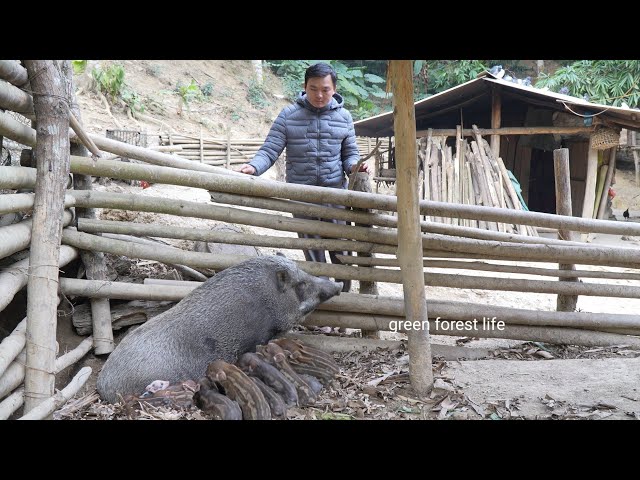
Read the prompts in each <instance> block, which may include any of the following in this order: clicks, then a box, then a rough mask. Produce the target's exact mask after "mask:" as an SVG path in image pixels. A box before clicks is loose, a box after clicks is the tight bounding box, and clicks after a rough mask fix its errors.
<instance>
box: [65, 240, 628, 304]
mask: <svg viewBox="0 0 640 480" xmlns="http://www.w3.org/2000/svg"><path fill="white" fill-rule="evenodd" d="M63 241H64V242H65V244H70V245H73V246H76V247H77V248H84V249H96V250H100V251H104V252H107V253H113V254H116V255H125V256H128V257H130V258H144V259H148V260H157V261H160V262H165V263H172V262H180V263H182V264H185V265H190V266H195V267H207V268H214V269H216V270H223V269H225V268H228V267H230V266H232V265H236V264H238V263H240V262H242V261H244V260H247V259H248V258H249V257H247V256H244V255H217V254H209V253H199V252H184V251H183V252H175V251H173V250H171V249H167V248H166V247H151V246H147V245H137V244H131V243H129V242H124V241H121V240H113V239H107V238H102V237H95V236H93V235H88V234H83V233H79V232H75V231H74V230H72V229H69V228H67V229H65V230H64V232H63ZM297 263H298V265H299V267H300V268H301V269H302V270H304V271H306V272H307V273H310V274H312V275H325V276H330V277H334V278H345V279H350V280H366V281H378V282H388V283H401V282H402V276H401V274H400V271H398V270H389V269H380V268H377V269H374V268H367V267H358V268H356V267H349V266H346V265H331V264H321V263H315V262H297ZM418 265H419V267H418V268H420V269H422V265H421V263H419V264H418ZM424 278H425V283H426V284H427V285H429V286H434V287H449V288H477V289H481V290H503V291H517V292H533V293H547V294H566V295H588V296H604V297H624V298H640V287H635V286H625V285H611V284H596V283H572V282H564V281H560V282H554V281H546V280H523V279H510V280H509V282H505V281H504V279H495V278H483V277H478V276H466V275H448V274H437V273H430V274H428V275H424ZM61 281H62V280H61Z"/></svg>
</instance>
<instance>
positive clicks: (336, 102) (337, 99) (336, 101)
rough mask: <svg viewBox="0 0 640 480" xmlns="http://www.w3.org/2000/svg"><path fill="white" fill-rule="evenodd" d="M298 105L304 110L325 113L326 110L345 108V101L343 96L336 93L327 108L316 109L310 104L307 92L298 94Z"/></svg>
mask: <svg viewBox="0 0 640 480" xmlns="http://www.w3.org/2000/svg"><path fill="white" fill-rule="evenodd" d="M296 103H299V104H300V105H302V106H303V107H304V108H306V109H308V110H311V111H312V112H324V111H326V110H335V109H336V108H341V107H344V99H343V98H342V95H340V94H339V93H334V94H333V98H332V99H331V101H330V102H329V103H328V104H327V105H326V106H325V107H322V108H316V107H314V106H313V105H311V103H309V100H308V99H307V92H305V91H302V92H300V93H299V94H298V98H297V99H296Z"/></svg>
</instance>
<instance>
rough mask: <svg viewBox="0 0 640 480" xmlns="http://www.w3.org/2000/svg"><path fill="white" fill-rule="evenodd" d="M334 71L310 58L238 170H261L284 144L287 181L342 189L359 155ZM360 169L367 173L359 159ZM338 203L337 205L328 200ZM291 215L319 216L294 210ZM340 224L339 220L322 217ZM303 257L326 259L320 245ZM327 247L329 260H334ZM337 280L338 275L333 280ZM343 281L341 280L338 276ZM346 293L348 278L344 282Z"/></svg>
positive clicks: (260, 172)
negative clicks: (291, 96) (292, 93)
mask: <svg viewBox="0 0 640 480" xmlns="http://www.w3.org/2000/svg"><path fill="white" fill-rule="evenodd" d="M337 81H338V79H337V75H336V72H335V70H334V69H333V68H332V67H331V65H328V64H326V63H316V64H314V65H311V66H310V67H309V68H307V70H306V72H305V75H304V91H303V92H301V93H300V95H299V96H298V98H297V100H296V102H295V103H294V104H292V105H289V106H288V107H286V108H284V109H283V110H282V111H281V112H280V114H279V115H278V117H277V118H276V119H275V121H274V122H273V125H272V126H271V130H270V131H269V134H268V135H267V138H266V140H265V142H264V144H263V145H262V147H260V150H258V152H257V153H256V155H255V156H254V157H253V159H252V160H251V161H250V162H249V163H247V164H244V165H241V166H240V168H239V171H240V172H242V173H246V174H248V175H262V174H263V173H264V172H266V171H267V170H268V169H269V168H271V167H272V166H273V164H274V163H275V161H276V160H277V159H278V157H279V156H280V154H281V153H282V151H283V150H284V149H285V148H286V149H287V177H286V179H287V182H288V183H298V184H302V185H317V186H322V187H329V188H346V186H347V178H348V175H349V173H353V172H354V170H355V167H356V164H357V162H358V160H359V159H360V155H359V153H358V146H357V144H356V136H355V130H354V128H353V118H352V117H351V113H350V112H349V111H348V110H347V109H345V108H344V100H343V98H342V96H341V95H340V94H338V93H336V85H337ZM359 171H361V172H367V173H368V172H369V166H368V165H367V164H366V163H363V164H362V165H361V166H360V170H359ZM329 206H331V207H336V208H344V206H341V205H329ZM294 217H296V218H307V219H309V218H310V219H313V220H325V219H320V218H317V217H307V216H302V215H294ZM325 221H330V222H332V223H337V224H341V225H345V224H346V222H344V221H342V220H335V219H334V220H325ZM298 236H299V237H300V238H321V237H320V236H319V235H307V234H303V233H299V234H298ZM303 251H304V256H305V258H306V259H307V261H313V262H326V261H327V260H326V257H325V251H324V250H303ZM336 254H342V255H347V254H348V252H329V258H330V259H331V262H332V263H340V261H339V260H338V259H337V258H336ZM338 281H340V280H338ZM343 281H344V280H343ZM344 285H345V286H344V288H343V291H345V292H348V291H349V290H350V288H351V281H350V280H346V281H344Z"/></svg>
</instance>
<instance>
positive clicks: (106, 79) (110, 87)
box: [91, 63, 124, 101]
mask: <svg viewBox="0 0 640 480" xmlns="http://www.w3.org/2000/svg"><path fill="white" fill-rule="evenodd" d="M91 75H92V76H93V78H94V80H95V81H96V84H97V86H98V90H99V91H100V92H102V93H104V94H105V95H106V96H107V97H110V98H111V100H112V101H115V100H116V99H117V98H118V97H120V94H121V93H122V88H123V86H124V66H122V65H121V64H119V63H114V64H113V65H109V66H108V67H106V68H104V69H103V68H102V67H100V66H96V67H94V68H93V70H92V71H91Z"/></svg>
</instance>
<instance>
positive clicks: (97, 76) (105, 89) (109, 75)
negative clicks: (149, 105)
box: [91, 63, 145, 112]
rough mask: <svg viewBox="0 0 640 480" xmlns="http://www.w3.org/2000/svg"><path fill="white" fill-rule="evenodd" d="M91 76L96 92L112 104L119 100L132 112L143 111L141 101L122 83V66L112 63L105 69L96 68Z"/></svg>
mask: <svg viewBox="0 0 640 480" xmlns="http://www.w3.org/2000/svg"><path fill="white" fill-rule="evenodd" d="M91 75H92V76H93V79H94V80H95V82H96V85H97V88H98V90H99V91H100V92H101V93H104V94H105V95H106V97H107V98H108V99H109V100H111V102H112V103H115V102H117V101H118V100H119V99H120V100H122V101H123V102H124V103H125V104H127V105H128V106H129V107H130V108H131V109H132V110H136V111H138V112H142V111H144V108H145V106H144V102H143V100H142V99H141V98H140V96H139V95H138V94H137V93H136V92H134V91H133V90H132V89H131V87H129V86H128V85H127V84H126V82H125V81H124V66H122V65H121V64H119V63H114V64H112V65H109V66H108V67H106V68H102V67H100V66H96V67H94V68H93V70H92V71H91Z"/></svg>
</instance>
